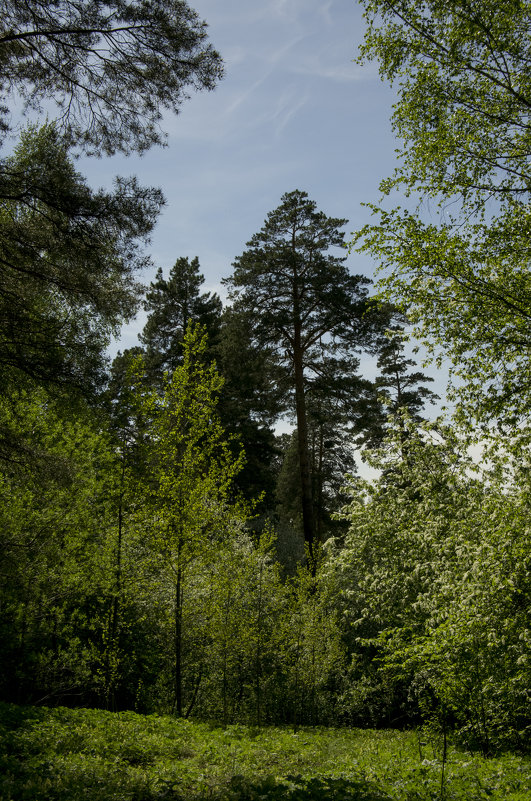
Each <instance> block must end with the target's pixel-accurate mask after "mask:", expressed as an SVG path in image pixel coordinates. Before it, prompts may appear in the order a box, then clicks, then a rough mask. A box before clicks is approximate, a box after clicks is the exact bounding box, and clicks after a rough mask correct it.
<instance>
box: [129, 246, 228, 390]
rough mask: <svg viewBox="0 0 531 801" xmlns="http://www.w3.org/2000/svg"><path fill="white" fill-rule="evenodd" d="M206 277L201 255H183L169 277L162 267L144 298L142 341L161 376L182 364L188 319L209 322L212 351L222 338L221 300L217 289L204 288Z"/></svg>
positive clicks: (148, 360) (152, 367)
mask: <svg viewBox="0 0 531 801" xmlns="http://www.w3.org/2000/svg"><path fill="white" fill-rule="evenodd" d="M204 280H205V279H204V276H203V275H202V274H201V272H200V270H199V259H198V258H197V256H196V257H195V258H193V259H192V260H190V259H188V258H187V257H186V258H183V257H181V258H179V259H177V261H176V262H175V264H174V265H173V267H172V268H171V270H170V274H169V276H168V278H167V279H166V278H164V275H163V272H162V269H160V268H159V269H158V271H157V274H156V277H155V280H154V281H152V283H151V284H150V287H149V289H148V291H147V294H146V299H145V301H144V309H145V310H146V311H147V312H148V319H147V322H146V325H145V326H144V330H143V331H142V334H141V335H140V341H141V342H142V343H143V345H144V346H145V349H146V367H147V370H148V372H149V373H150V374H153V376H157V377H158V378H159V380H160V379H161V378H162V374H163V372H164V371H165V370H168V371H169V372H170V373H172V372H173V371H174V370H175V368H176V367H177V366H178V365H180V364H182V358H183V342H184V338H185V334H186V329H187V326H188V323H190V322H192V323H200V324H201V325H204V326H205V329H206V333H207V336H208V350H209V351H210V353H212V350H213V348H214V347H215V345H216V343H217V341H218V338H219V328H220V316H221V301H220V299H219V297H218V295H217V294H216V293H210V292H201V287H202V285H203V283H204Z"/></svg>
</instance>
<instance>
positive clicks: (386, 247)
mask: <svg viewBox="0 0 531 801" xmlns="http://www.w3.org/2000/svg"><path fill="white" fill-rule="evenodd" d="M363 5H364V6H365V8H366V18H367V22H368V29H367V33H366V39H365V44H364V46H363V47H362V53H361V59H362V60H365V59H376V60H378V63H379V66H380V73H381V75H382V77H384V78H386V79H387V80H389V81H390V82H392V83H394V84H395V85H396V86H397V92H398V102H397V103H396V105H395V110H394V114H393V125H394V129H395V132H396V134H397V136H398V137H399V141H400V140H401V147H400V160H399V162H398V166H397V168H396V171H395V174H394V175H393V176H392V177H391V178H390V179H387V180H385V181H383V182H382V184H381V189H382V192H383V198H382V202H380V203H379V204H378V205H375V206H373V210H374V213H375V215H376V216H377V217H378V218H379V219H378V221H377V222H376V223H375V224H373V225H367V226H366V227H365V228H364V229H362V230H361V231H359V232H358V233H357V234H356V238H355V240H354V241H355V242H356V243H357V245H358V246H360V247H362V248H363V249H365V250H366V251H368V252H370V253H371V254H372V255H373V256H374V257H375V259H376V262H377V264H379V265H382V266H383V267H385V268H386V273H385V280H384V286H385V287H386V293H385V294H386V297H387V298H391V299H392V300H393V302H398V303H400V304H401V305H402V306H403V308H404V309H405V310H406V311H407V313H408V315H409V317H410V319H411V321H412V322H413V323H414V324H415V329H416V333H417V334H418V335H419V336H421V337H422V338H423V339H424V340H425V342H426V344H427V345H428V346H431V347H432V348H434V350H435V352H436V353H437V354H439V355H440V356H444V357H449V359H450V360H451V364H452V372H453V374H454V376H455V377H456V378H457V379H458V380H457V381H456V394H457V397H458V399H459V401H460V404H461V406H462V408H463V411H464V413H465V416H466V417H467V418H470V417H475V418H476V419H478V420H480V421H482V422H491V421H500V420H501V421H504V422H506V423H507V424H508V425H509V426H514V424H515V423H516V422H517V421H521V420H526V419H527V417H528V414H529V403H530V396H529V344H530V343H529V319H530V314H531V312H530V308H531V307H530V287H529V256H530V253H529V225H530V216H529V191H530V188H531V172H530V157H531V141H530V111H531V60H530V43H529V42H530V37H529V32H530V29H531V7H530V4H529V2H527V0H504V2H499V1H498V0H482V2H469V0H450V2H448V1H447V0H427V2H424V3H421V4H419V3H417V2H415V0H366V1H364V2H363ZM394 190H400V191H402V192H403V193H404V192H405V193H406V195H409V196H411V197H412V198H414V199H416V200H418V199H422V200H423V201H426V202H424V203H419V204H416V205H415V210H414V211H412V210H410V209H407V208H401V207H397V208H394V209H389V208H388V206H387V202H386V200H387V197H389V198H392V196H393V191H394ZM427 207H431V208H434V209H435V211H434V212H433V213H432V214H428V213H427V212H426V211H422V210H423V209H426V208H427Z"/></svg>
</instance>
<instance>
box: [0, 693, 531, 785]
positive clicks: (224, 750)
mask: <svg viewBox="0 0 531 801" xmlns="http://www.w3.org/2000/svg"><path fill="white" fill-rule="evenodd" d="M441 771H442V763H441V753H440V743H439V742H430V741H429V738H428V737H425V736H424V737H423V736H422V734H421V733H419V732H398V731H389V730H381V731H380V730H378V731H375V730H366V729H363V730H362V729H324V728H315V729H310V728H303V729H299V730H298V731H296V732H295V731H293V730H292V729H289V728H263V729H254V728H251V727H246V726H229V727H226V728H223V727H219V726H209V725H208V724H205V723H195V722H190V721H185V720H176V719H175V718H171V717H158V716H154V715H150V716H143V715H137V714H135V713H133V712H121V713H111V712H103V711H100V710H92V709H76V710H74V709H65V708H57V709H47V708H43V707H39V708H37V707H17V706H13V705H7V704H0V801H45V800H46V801H82V800H83V799H86V801H163V800H164V799H166V801H199V800H200V799H201V801H206V799H210V801H259V800H260V801H306V800H309V799H312V801H313V799H319V801H389V800H390V799H393V800H394V801H417V800H418V801H424V800H425V799H430V800H431V799H433V801H435V800H437V801H441V799H443V800H444V801H450V799H459V801H461V800H462V801H465V799H466V801H480V800H481V801H487V800H488V801H498V799H499V801H502V799H503V800H504V801H529V799H530V798H531V759H529V758H527V757H521V756H517V755H513V754H504V755H502V756H500V757H497V758H492V759H483V758H482V757H480V756H478V755H471V754H469V753H467V752H464V751H462V750H459V749H457V748H455V747H453V746H451V745H450V746H449V748H448V754H447V760H446V764H445V766H444V774H442V773H441Z"/></svg>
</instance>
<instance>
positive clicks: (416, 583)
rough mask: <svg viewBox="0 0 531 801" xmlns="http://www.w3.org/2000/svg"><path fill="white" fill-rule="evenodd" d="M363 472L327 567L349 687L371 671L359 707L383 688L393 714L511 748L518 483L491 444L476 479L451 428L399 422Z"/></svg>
mask: <svg viewBox="0 0 531 801" xmlns="http://www.w3.org/2000/svg"><path fill="white" fill-rule="evenodd" d="M404 426H406V428H407V430H408V439H407V458H404V443H403V432H404ZM522 458H524V460H525V461H526V462H527V457H526V456H524V454H522V453H520V454H518V456H517V464H518V462H519V461H520V460H521V459H522ZM372 463H373V466H377V467H379V468H380V469H381V470H382V475H381V478H380V479H378V480H377V481H375V482H372V483H371V482H366V481H362V480H360V479H358V481H357V482H356V483H355V484H353V485H352V487H351V500H350V503H349V505H348V506H347V507H346V508H345V515H346V518H347V519H348V521H349V523H350V529H349V533H348V534H347V537H346V539H345V547H344V549H343V550H342V551H340V552H338V553H337V556H336V560H335V566H336V570H337V573H336V581H337V582H338V584H337V586H338V587H339V588H340V593H341V594H342V597H343V602H344V604H345V607H344V609H345V615H346V616H347V619H348V621H349V631H348V635H347V636H348V637H349V639H350V641H351V643H353V646H351V647H353V652H354V660H353V661H354V664H355V663H356V662H357V663H358V664H357V668H358V681H360V680H362V681H363V678H365V681H366V680H367V678H369V677H370V675H371V670H370V665H371V663H372V664H374V663H376V665H378V664H379V666H380V670H379V675H378V674H375V673H373V684H372V688H371V683H370V682H367V681H366V684H365V693H366V694H365V697H364V698H363V697H360V696H361V694H360V696H359V697H358V703H359V702H360V701H362V703H367V704H369V705H371V704H374V699H375V697H378V696H380V699H381V696H382V694H383V692H385V688H386V685H387V686H389V682H391V687H392V688H393V695H394V698H395V701H394V705H395V715H397V717H398V716H399V715H400V716H404V715H407V714H409V715H411V713H412V707H413V708H414V707H415V706H416V708H417V713H418V714H421V715H423V716H424V717H425V719H428V720H432V721H434V720H435V721H437V722H438V724H439V725H441V726H443V727H444V726H446V727H450V726H453V727H454V728H455V729H457V730H458V732H459V735H460V737H461V739H462V740H463V741H465V742H466V743H467V744H468V745H469V746H470V747H471V748H478V747H479V748H481V749H482V750H483V751H484V753H486V754H488V753H491V752H492V751H493V750H495V749H498V748H500V747H504V746H506V745H507V744H509V743H510V744H511V745H512V746H517V747H522V746H523V745H524V742H525V740H526V738H527V737H528V725H529V720H528V717H527V714H526V711H525V710H526V706H527V703H528V701H527V697H528V695H527V694H528V688H529V681H530V676H529V654H528V649H529V642H528V639H529V604H528V598H529V592H530V591H531V584H530V579H531V574H530V565H529V556H528V553H527V545H526V542H527V540H528V525H527V516H528V504H529V486H528V481H527V478H524V476H523V475H522V474H521V473H520V471H519V470H518V473H519V475H518V476H515V474H514V468H513V467H511V460H510V459H507V458H506V457H504V456H503V451H502V450H501V449H500V448H499V446H498V455H497V457H494V461H493V463H492V464H491V466H490V467H489V468H485V469H484V470H483V472H480V471H479V469H478V468H477V466H476V465H474V463H473V462H472V460H471V459H470V457H469V456H467V454H466V445H465V443H463V441H462V440H460V439H459V438H458V437H456V435H455V432H453V431H452V430H451V429H448V428H444V427H442V428H441V427H440V426H439V427H437V426H428V425H426V424H424V428H418V427H417V425H416V424H414V423H413V422H412V421H411V420H409V421H408V420H407V419H406V420H401V421H399V423H398V424H397V425H396V426H395V430H394V431H393V432H392V434H391V436H390V437H389V438H388V441H387V443H386V446H385V447H384V448H383V449H381V450H380V451H379V452H377V453H376V454H375V458H374V459H373V461H372ZM354 643H356V644H354ZM375 658H376V659H375ZM360 669H361V671H360ZM360 672H361V674H362V675H361V676H360ZM408 705H409V710H408ZM354 711H355V714H356V713H357V714H359V713H360V708H359V707H357V708H356V707H354Z"/></svg>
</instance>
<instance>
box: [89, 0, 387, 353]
mask: <svg viewBox="0 0 531 801" xmlns="http://www.w3.org/2000/svg"><path fill="white" fill-rule="evenodd" d="M190 4H191V5H192V7H193V8H195V9H196V11H197V12H198V14H199V16H200V17H201V18H203V19H205V20H206V22H207V23H208V26H209V27H208V31H209V39H210V41H211V42H212V44H213V45H214V46H215V47H216V49H217V50H218V51H219V52H220V53H221V55H222V58H223V60H224V62H225V77H224V79H223V80H222V81H221V82H220V83H219V84H218V86H217V88H216V89H215V90H214V91H212V92H201V93H194V94H193V95H192V96H191V98H190V100H188V101H186V102H185V103H184V104H183V106H182V110H181V112H180V114H178V115H176V116H175V115H171V116H167V117H166V118H165V120H164V128H165V129H166V131H167V133H168V146H167V147H166V148H154V149H152V150H150V151H149V152H148V153H147V154H146V155H144V156H143V157H141V158H140V157H138V156H137V157H132V158H131V157H130V158H128V159H126V158H123V157H115V158H112V159H108V158H107V159H101V160H94V159H93V160H87V161H84V162H83V163H82V165H81V168H82V171H83V172H84V173H85V174H86V175H87V177H88V179H89V181H90V183H91V184H92V185H95V186H99V185H106V184H108V183H109V182H110V180H111V178H112V176H113V175H114V174H123V175H129V174H136V175H137V176H138V177H139V179H140V180H141V181H142V183H144V184H148V185H155V186H159V187H161V188H162V190H163V192H164V194H165V197H166V201H167V204H166V207H165V208H164V210H163V212H162V214H161V216H160V219H159V222H158V225H157V227H156V230H155V232H154V235H153V237H152V243H151V246H150V248H149V251H150V253H151V256H152V259H153V262H154V264H155V266H156V267H159V266H160V267H162V268H163V270H165V271H168V270H169V269H170V267H171V266H172V265H173V264H174V262H175V261H176V259H177V258H179V257H181V256H188V257H193V256H198V257H199V261H200V264H201V270H202V272H203V274H204V275H205V287H206V289H208V290H215V291H218V292H220V293H221V294H223V288H222V287H221V284H220V281H221V278H222V277H227V276H228V275H230V273H231V270H232V267H231V265H232V262H233V261H234V259H235V258H236V257H237V256H238V255H240V254H241V253H242V252H243V250H244V249H245V244H246V242H247V241H248V240H249V239H250V238H251V236H252V235H253V234H254V233H255V232H256V231H258V230H260V228H261V227H262V225H263V223H264V220H265V217H266V215H267V213H268V212H269V211H272V210H273V209H274V208H276V207H277V206H278V205H279V204H280V200H281V197H282V195H283V194H284V193H285V192H289V191H292V190H294V189H300V190H303V191H306V192H308V194H309V196H310V198H311V199H312V200H315V202H316V203H317V207H318V209H320V210H321V211H323V212H324V213H325V214H327V215H328V216H332V217H341V218H347V219H348V220H349V223H348V225H347V226H346V228H345V230H346V231H347V233H350V231H352V230H354V228H357V227H359V226H360V225H362V224H363V223H364V222H365V221H367V220H368V219H369V216H370V213H369V211H368V210H366V209H364V208H363V207H362V206H361V203H362V202H364V201H374V200H377V199H378V197H379V193H378V184H379V181H380V180H381V179H382V178H384V177H385V176H386V175H388V174H389V173H390V172H391V171H392V170H393V165H394V148H395V146H396V145H395V142H394V140H393V137H392V134H391V127H390V122H389V117H390V113H391V105H392V102H393V94H392V91H391V90H390V89H389V88H388V87H386V86H385V85H384V84H383V83H381V81H380V79H379V77H378V74H377V68H376V67H375V66H374V65H367V66H363V67H361V66H358V65H357V64H355V63H354V61H353V59H354V58H355V57H356V53H357V46H358V44H359V43H360V42H361V40H362V38H363V30H364V23H363V20H362V12H361V7H360V6H359V5H358V3H357V2H356V0H191V3H190ZM348 263H349V266H350V267H351V269H352V270H353V272H356V273H359V272H363V273H366V274H369V275H371V274H372V271H373V265H372V264H371V263H369V262H368V261H367V260H362V259H361V257H355V256H352V257H351V258H350V259H349V262H348ZM152 277H153V276H152V275H149V274H148V275H146V276H144V280H146V281H149V280H150V279H151V278H152ZM142 324H143V320H142V319H139V320H138V321H137V323H136V324H133V325H130V326H128V327H126V328H125V329H124V331H123V333H122V340H121V347H128V346H129V345H130V344H132V343H133V341H134V338H135V332H136V331H138V330H139V329H141V327H142Z"/></svg>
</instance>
